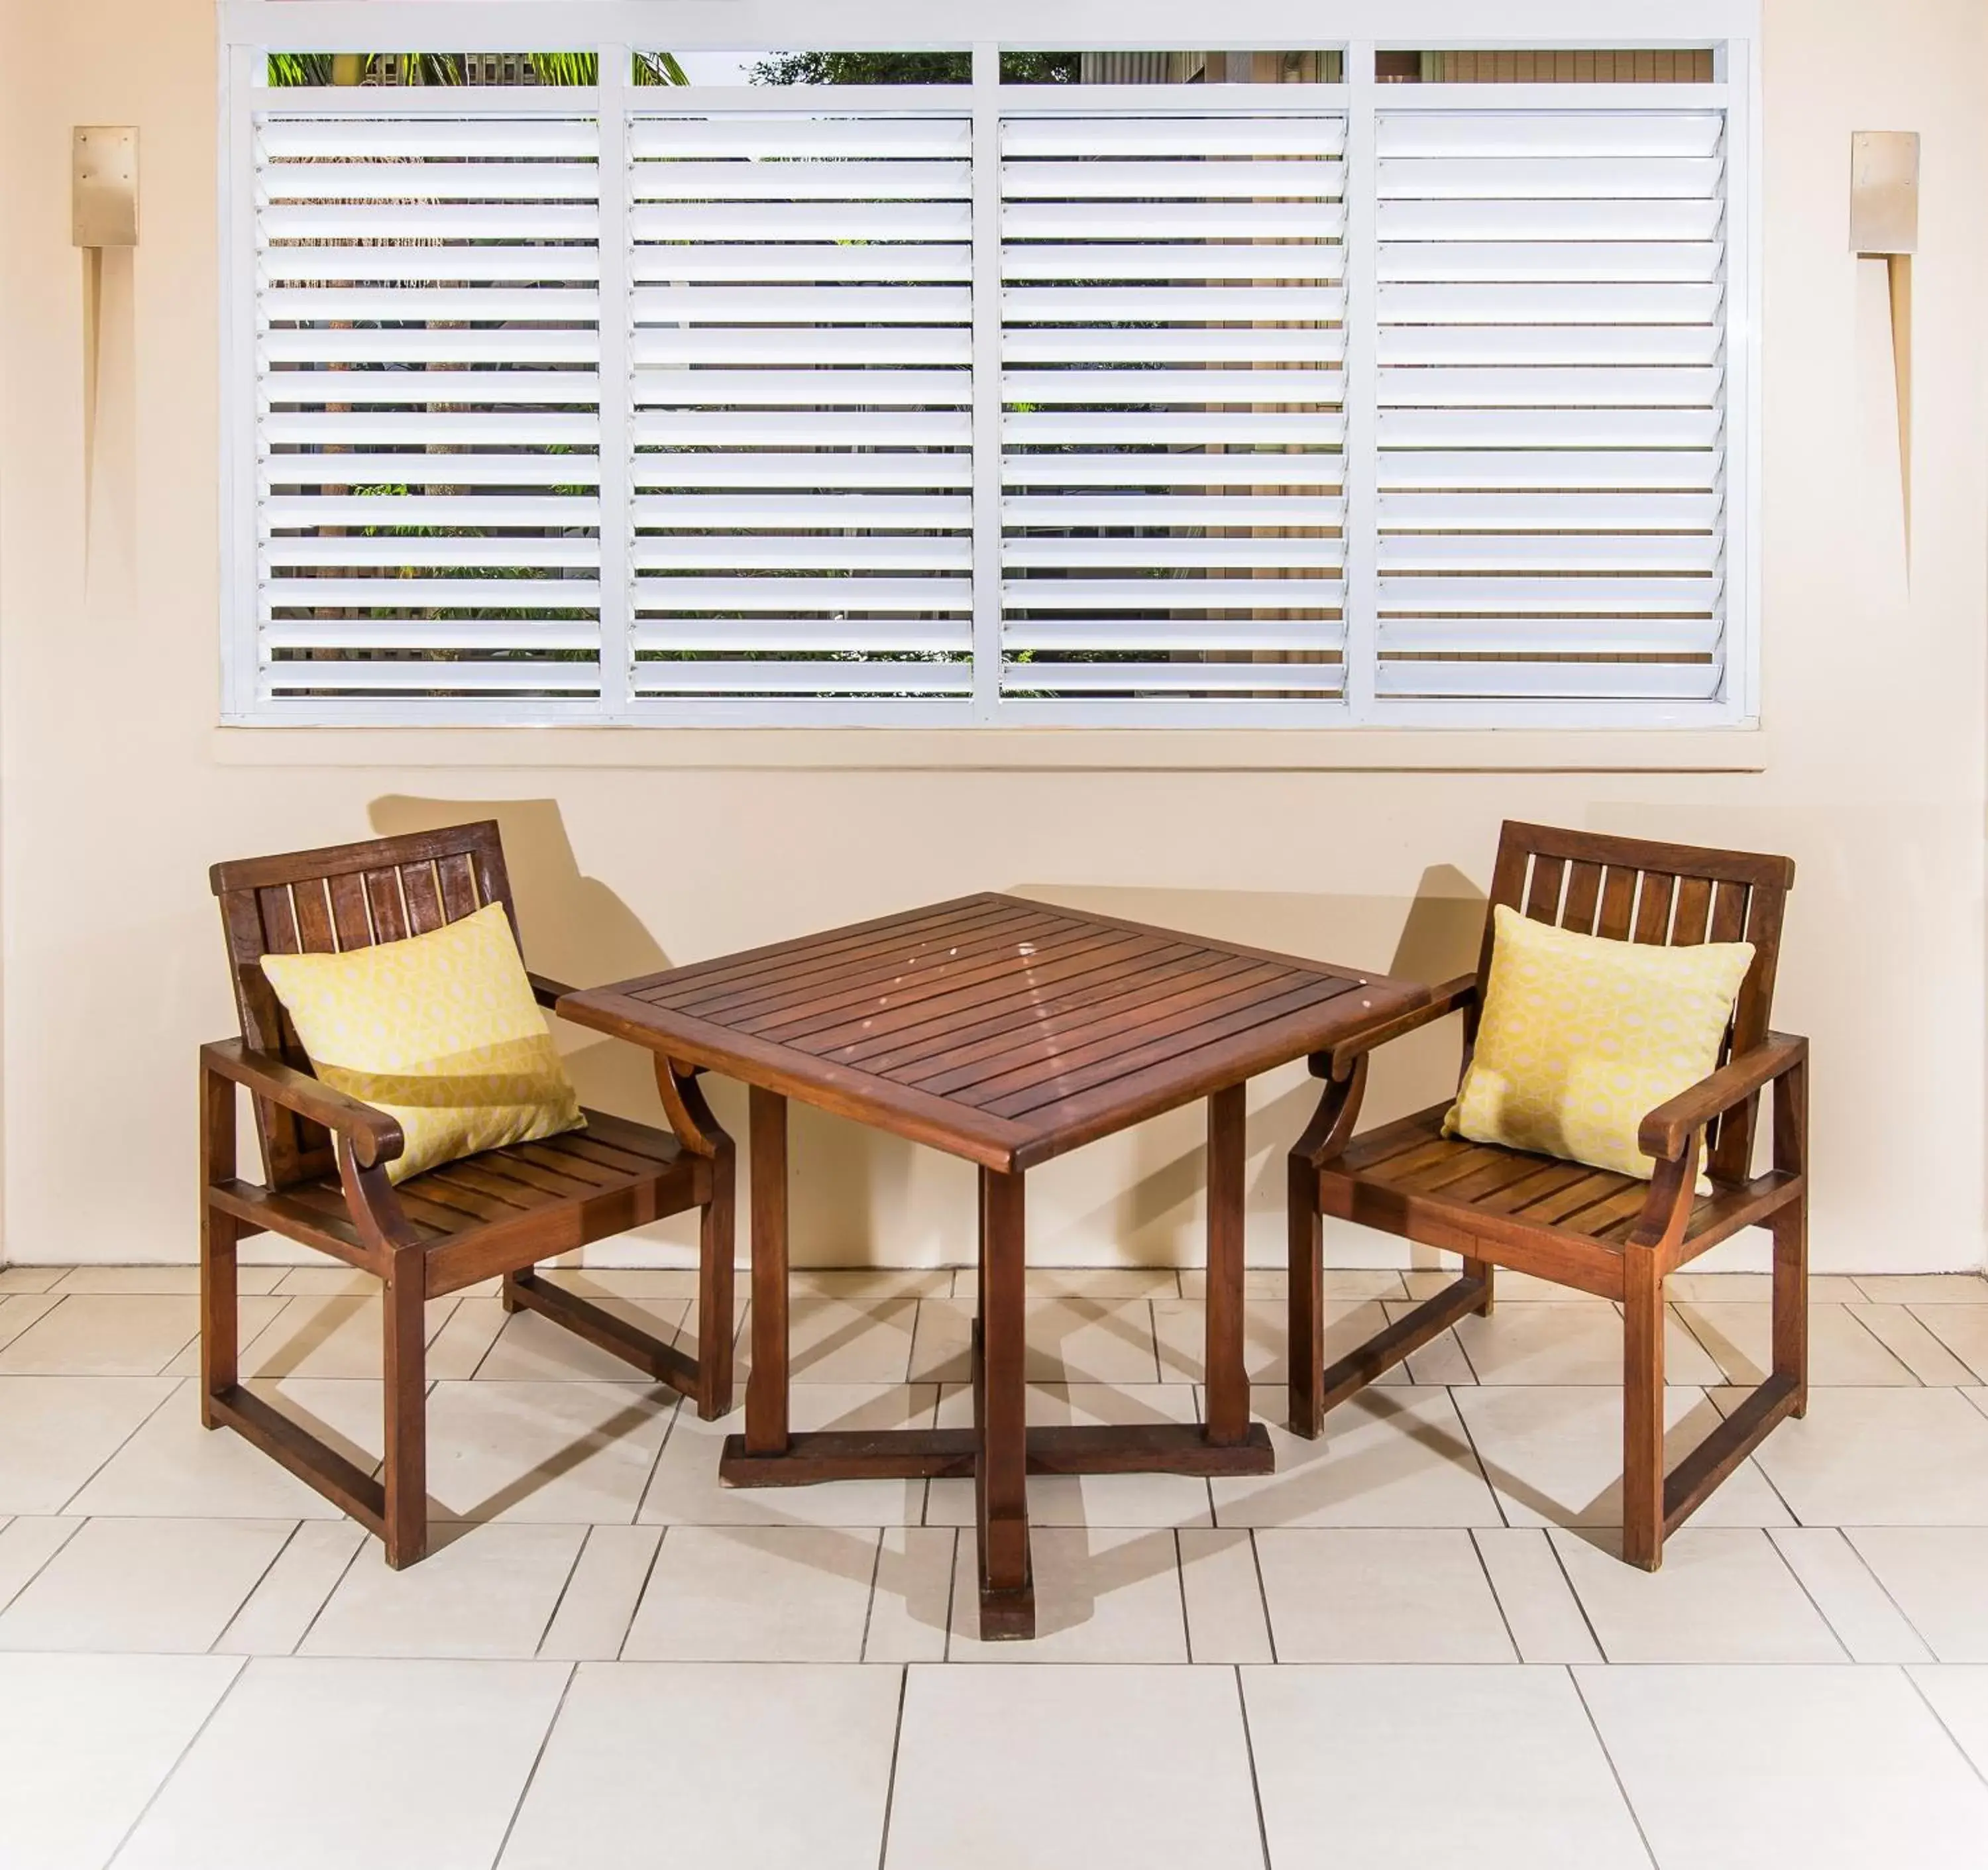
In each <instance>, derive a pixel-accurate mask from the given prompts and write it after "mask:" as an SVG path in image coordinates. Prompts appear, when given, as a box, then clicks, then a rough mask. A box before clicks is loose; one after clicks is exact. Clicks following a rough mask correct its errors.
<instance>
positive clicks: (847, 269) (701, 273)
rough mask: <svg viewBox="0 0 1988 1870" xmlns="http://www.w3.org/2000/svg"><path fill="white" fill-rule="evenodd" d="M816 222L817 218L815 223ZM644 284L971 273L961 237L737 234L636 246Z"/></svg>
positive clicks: (825, 281)
mask: <svg viewBox="0 0 1988 1870" xmlns="http://www.w3.org/2000/svg"><path fill="white" fill-rule="evenodd" d="M817 225H819V223H817ZM629 267H630V271H631V274H632V276H633V277H634V279H636V280H637V282H639V283H641V284H643V285H648V284H652V283H656V282H662V283H666V284H675V285H685V284H692V283H695V282H698V281H700V280H704V281H709V282H714V283H718V282H737V281H739V280H750V281H752V282H755V283H756V284H767V283H774V284H806V285H823V286H826V285H830V284H840V285H862V284H865V283H877V282H883V283H897V282H901V283H903V284H905V285H911V284H914V283H916V282H926V283H930V282H935V281H937V282H944V281H958V280H965V279H972V276H973V249H972V248H971V247H970V246H968V245H965V244H964V242H953V243H948V242H932V243H930V244H928V245H907V244H904V243H903V242H899V243H898V244H895V245H881V246H865V245H860V244H858V245H847V246H838V245H826V244H824V243H823V242H819V241H807V242H801V243H800V244H796V245H792V246H778V245H769V244H767V243H766V242H764V241H756V240H750V239H741V240H739V241H736V242H732V243H730V244H729V245H723V246H715V247H712V246H694V245H688V244H686V243H684V242H676V243H674V244H671V245H662V246H645V247H637V248H636V249H635V250H634V254H633V255H631V259H630V261H629Z"/></svg>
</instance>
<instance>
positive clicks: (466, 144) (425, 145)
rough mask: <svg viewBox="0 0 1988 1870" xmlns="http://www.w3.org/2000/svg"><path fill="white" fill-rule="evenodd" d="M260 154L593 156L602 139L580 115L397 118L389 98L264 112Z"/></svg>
mask: <svg viewBox="0 0 1988 1870" xmlns="http://www.w3.org/2000/svg"><path fill="white" fill-rule="evenodd" d="M256 134H257V140H258V142H259V145H260V147H261V151H262V155H263V156H264V157H265V158H267V159H269V161H297V160H299V159H301V158H307V159H309V161H313V162H320V163H322V162H327V161H329V162H341V161H343V162H350V161H354V160H356V159H357V158H358V157H387V158H390V159H391V158H394V157H411V156H430V157H456V158H458V159H467V158H469V157H478V158H484V159H488V158H489V157H509V158H516V157H520V156H524V155H527V154H529V155H532V156H536V157H543V158H545V159H546V160H547V161H552V160H555V159H556V158H558V157H577V158H583V159H587V160H591V158H592V157H593V155H594V153H595V151H596V150H597V148H598V147H599V144H598V142H597V138H596V136H595V133H594V128H593V124H592V123H588V122H586V121H584V120H580V119H570V118H569V119H561V118H540V119H534V118H531V117H503V118H496V119H492V118H479V117H462V118H459V119H455V120H449V121H447V122H434V123H424V122H422V121H421V120H418V119H414V118H409V117H397V116H395V115H394V110H393V103H392V100H391V99H386V100H382V102H381V106H380V115H379V116H378V117H377V118H367V117H282V116H279V115H276V114H273V113H272V114H271V115H269V116H268V117H265V119H264V120H263V121H262V123H261V125H260V126H259V128H258V130H257V133H256Z"/></svg>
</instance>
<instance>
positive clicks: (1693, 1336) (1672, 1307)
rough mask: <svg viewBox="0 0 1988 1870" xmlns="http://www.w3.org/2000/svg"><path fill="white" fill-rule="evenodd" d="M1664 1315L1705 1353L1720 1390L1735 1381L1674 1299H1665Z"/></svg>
mask: <svg viewBox="0 0 1988 1870" xmlns="http://www.w3.org/2000/svg"><path fill="white" fill-rule="evenodd" d="M1689 1303H1690V1301H1689V1300H1685V1304H1689ZM1664 1314H1665V1317H1667V1318H1671V1319H1674V1320H1676V1323H1677V1325H1678V1328H1679V1330H1680V1331H1682V1332H1683V1333H1684V1334H1685V1337H1689V1339H1690V1340H1691V1341H1692V1343H1693V1344H1696V1345H1697V1346H1698V1348H1699V1350H1701V1351H1703V1352H1704V1353H1705V1360H1706V1362H1707V1363H1709V1364H1710V1365H1711V1366H1712V1368H1713V1369H1714V1370H1716V1371H1718V1372H1719V1385H1720V1387H1721V1388H1724V1387H1726V1385H1729V1384H1731V1383H1733V1381H1735V1378H1734V1377H1733V1373H1732V1372H1731V1371H1729V1370H1728V1369H1727V1368H1726V1365H1725V1364H1724V1362H1723V1361H1722V1360H1721V1359H1720V1358H1719V1353H1718V1352H1717V1351H1715V1350H1714V1349H1713V1348H1712V1346H1711V1345H1710V1344H1708V1343H1707V1342H1706V1339H1705V1336H1704V1334H1703V1333H1702V1332H1701V1331H1699V1328H1698V1327H1697V1326H1696V1325H1695V1324H1692V1321H1691V1320H1690V1319H1689V1318H1688V1317H1685V1314H1683V1313H1682V1311H1681V1310H1679V1309H1678V1301H1677V1300H1675V1299H1670V1298H1667V1299H1665V1300H1664ZM1618 1315H1619V1314H1618ZM1770 1361H1772V1360H1771V1358H1770ZM1763 1381H1765V1379H1764V1378H1763ZM1666 1387H1668V1385H1666ZM1704 1387H1705V1385H1703V1384H1700V1385H1699V1388H1700V1389H1702V1388H1704Z"/></svg>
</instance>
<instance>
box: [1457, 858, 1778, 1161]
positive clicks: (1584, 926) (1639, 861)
mask: <svg viewBox="0 0 1988 1870" xmlns="http://www.w3.org/2000/svg"><path fill="white" fill-rule="evenodd" d="M1794 874H1795V867H1794V864H1793V863H1792V862H1791V861H1790V860H1789V859H1787V857H1770V856H1763V855H1760V854H1756V853H1754V852H1750V851H1743V850H1712V849H1701V848H1699V847H1696V846H1693V845H1689V844H1655V843H1652V842H1649V841H1648V840H1644V839H1641V838H1634V837H1609V836H1606V835H1604V834H1601V833H1598V832H1591V831H1569V830H1557V829H1554V827H1550V826H1546V825H1534V824H1520V823H1512V822H1508V823H1506V826H1505V828H1504V831H1503V835H1502V836H1501V837H1500V838H1499V843H1498V861H1497V863H1496V866H1495V867H1494V868H1493V871H1492V878H1491V893H1490V898H1489V901H1488V902H1487V903H1486V906H1485V916H1484V936H1483V943H1482V945H1481V947H1480V949H1479V960H1478V974H1479V979H1482V980H1485V981H1487V982H1488V981H1489V978H1490V969H1491V949H1492V941H1493V919H1492V911H1493V910H1494V909H1496V908H1498V907H1499V905H1503V906H1504V907H1505V908H1510V909H1516V910H1518V911H1520V913H1522V914H1523V915H1526V917H1528V918H1530V919H1531V920H1533V921H1543V922H1550V923H1553V924H1554V925H1557V926H1558V927H1560V928H1567V929H1571V930H1572V931H1574V932H1575V933H1576V934H1579V935H1589V934H1593V935H1600V936H1602V937H1603V938H1605V939H1607V940H1609V941H1614V942H1630V941H1633V942H1640V943H1642V944H1644V945H1649V946H1664V945H1670V946H1676V947H1686V946H1692V945H1696V944H1698V943H1700V942H1706V941H1712V942H1739V941H1746V942H1752V943H1753V949H1754V953H1753V965H1751V966H1750V968H1749V969H1747V972H1746V979H1745V980H1744V981H1743V982H1741V983H1740V987H1739V996H1738V998H1737V999H1736V1001H1735V1003H1734V1005H1733V1020H1732V1023H1731V1024H1730V1026H1729V1027H1728V1029H1727V1031H1726V1039H1725V1042H1724V1043H1723V1045H1722V1047H1720V1050H1719V1058H1720V1062H1721V1063H1723V1062H1724V1061H1725V1060H1726V1059H1728V1058H1730V1057H1734V1056H1736V1055H1737V1054H1739V1053H1745V1052H1747V1051H1750V1050H1752V1049H1753V1047H1755V1046H1756V1045H1758V1044H1759V1043H1760V1041H1761V1040H1763V1038H1765V1037H1766V1036H1767V1023H1768V1020H1769V1016H1770V1013H1771V1011H1772V1009H1773V996H1774V974H1775V970H1776V968H1777V965H1778V964H1779V962H1780V947H1781V921H1782V916H1783V911H1784V908H1785V905H1786V902H1787V893H1788V891H1789V889H1790V888H1791V887H1792V886H1793V884H1794ZM1476 1036H1477V1033H1476V1018H1475V1015H1474V1013H1473V1014H1472V1016H1469V1018H1468V1019H1467V1020H1466V1031H1465V1034H1464V1039H1465V1045H1466V1053H1465V1057H1466V1060H1468V1057H1469V1047H1470V1046H1472V1045H1473V1044H1474V1043H1475V1042H1476ZM1754 1116H1755V1106H1754V1102H1753V1101H1750V1102H1749V1103H1747V1104H1745V1105H1743V1106H1742V1107H1740V1108H1739V1109H1737V1110H1736V1111H1733V1112H1731V1113H1730V1114H1729V1115H1728V1116H1727V1117H1726V1118H1725V1119H1724V1121H1722V1122H1721V1123H1720V1124H1718V1125H1717V1126H1716V1128H1715V1129H1714V1131H1713V1133H1712V1138H1711V1139H1710V1145H1709V1151H1708V1153H1707V1158H1706V1160H1707V1166H1708V1167H1709V1169H1710V1170H1711V1172H1712V1174H1713V1175H1716V1176H1717V1177H1719V1178H1720V1179H1722V1180H1725V1181H1738V1180H1741V1179H1743V1178H1744V1177H1745V1176H1746V1175H1747V1174H1748V1173H1749V1172H1750V1163H1751V1159H1752V1155H1753V1128H1754Z"/></svg>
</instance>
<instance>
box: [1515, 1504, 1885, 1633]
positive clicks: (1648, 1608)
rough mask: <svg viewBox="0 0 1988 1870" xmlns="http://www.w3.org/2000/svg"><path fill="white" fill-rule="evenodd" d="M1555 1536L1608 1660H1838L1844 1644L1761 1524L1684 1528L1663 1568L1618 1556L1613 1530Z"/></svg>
mask: <svg viewBox="0 0 1988 1870" xmlns="http://www.w3.org/2000/svg"><path fill="white" fill-rule="evenodd" d="M1552 1537H1553V1541H1554V1546H1555V1547H1556V1548H1557V1550H1558V1551H1559V1554H1560V1561H1561V1563H1562V1564H1564V1565H1565V1566H1566V1567H1567V1576H1568V1577H1570V1578H1571V1579H1572V1580H1573V1581H1574V1590H1575V1591H1576V1593H1577V1594H1578V1595H1579V1597H1580V1598H1581V1608H1583V1609H1584V1611H1587V1620H1588V1621H1589V1622H1590V1623H1591V1624H1592V1625H1594V1634H1595V1635H1596V1636H1597V1638H1599V1639H1600V1640H1601V1652H1602V1654H1603V1655H1604V1657H1606V1658H1607V1659H1608V1661H1610V1662H1842V1661H1844V1660H1845V1659H1846V1655H1845V1652H1844V1649H1843V1646H1842V1645H1841V1644H1840V1643H1838V1642H1837V1640H1836V1637H1835V1635H1834V1632H1831V1628H1830V1627H1829V1625H1827V1623H1826V1622H1825V1621H1824V1620H1823V1617H1822V1614H1821V1611H1818V1610H1817V1608H1816V1607H1815V1605H1814V1603H1813V1602H1811V1601H1810V1598H1809V1595H1808V1593H1807V1591H1804V1590H1803V1588H1802V1587H1801V1583H1800V1580H1799V1579H1798V1578H1797V1577H1796V1576H1795V1574H1794V1572H1792V1571H1790V1570H1789V1568H1788V1567H1787V1564H1785V1563H1784V1562H1783V1560H1782V1557H1781V1555H1780V1552H1779V1551H1778V1550H1777V1549H1776V1548H1775V1547H1774V1544H1773V1541H1772V1540H1770V1539H1769V1538H1768V1537H1767V1534H1766V1533H1765V1532H1764V1531H1762V1530H1760V1529H1758V1528H1757V1527H1741V1526H1684V1527H1679V1530H1677V1531H1675V1532H1674V1533H1672V1534H1671V1536H1670V1537H1668V1539H1666V1540H1665V1541H1664V1562H1663V1568H1662V1570H1661V1571H1642V1570H1641V1569H1639V1568H1638V1567H1636V1566H1635V1565H1625V1564H1623V1563H1622V1561H1621V1558H1620V1557H1618V1555H1617V1554H1618V1545H1619V1538H1620V1536H1619V1535H1618V1534H1614V1533H1613V1532H1608V1533H1601V1534H1595V1535H1593V1538H1594V1541H1596V1542H1593V1543H1591V1540H1590V1539H1587V1538H1584V1537H1581V1535H1580V1534H1577V1533H1570V1532H1560V1531H1556V1532H1555V1533H1554V1534H1553V1535H1552Z"/></svg>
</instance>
